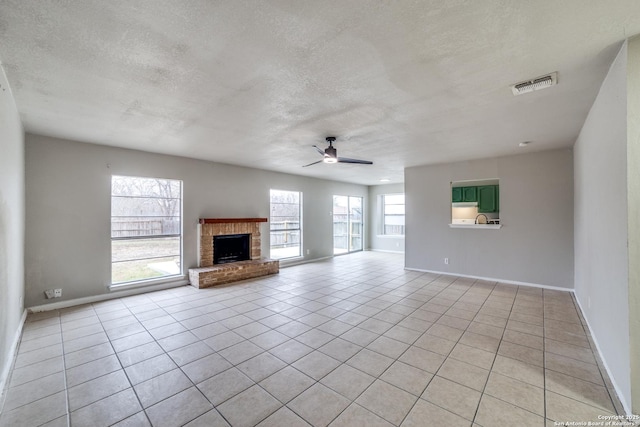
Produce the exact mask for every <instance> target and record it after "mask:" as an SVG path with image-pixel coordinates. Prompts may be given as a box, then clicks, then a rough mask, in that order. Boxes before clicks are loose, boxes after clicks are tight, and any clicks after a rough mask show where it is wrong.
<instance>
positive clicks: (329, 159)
mask: <svg viewBox="0 0 640 427" xmlns="http://www.w3.org/2000/svg"><path fill="white" fill-rule="evenodd" d="M322 161H323V162H325V163H338V158H337V157H331V156H329V155H327V154H325V155H324V160H322Z"/></svg>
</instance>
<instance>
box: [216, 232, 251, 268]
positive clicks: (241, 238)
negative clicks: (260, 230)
mask: <svg viewBox="0 0 640 427" xmlns="http://www.w3.org/2000/svg"><path fill="white" fill-rule="evenodd" d="M248 259H251V234H227V235H220V236H213V263H214V264H226V263H229V262H237V261H244V260H248Z"/></svg>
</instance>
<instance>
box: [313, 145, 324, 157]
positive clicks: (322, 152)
mask: <svg viewBox="0 0 640 427" xmlns="http://www.w3.org/2000/svg"><path fill="white" fill-rule="evenodd" d="M313 148H315V149H316V150H317V151H318V153H320V155H321V156H324V150H323V149H321V148H318V146H317V145H314V146H313Z"/></svg>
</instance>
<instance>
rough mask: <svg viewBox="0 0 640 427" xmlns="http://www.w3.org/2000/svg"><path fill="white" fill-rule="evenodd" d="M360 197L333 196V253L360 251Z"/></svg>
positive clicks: (361, 242)
mask: <svg viewBox="0 0 640 427" xmlns="http://www.w3.org/2000/svg"><path fill="white" fill-rule="evenodd" d="M362 221H363V216H362V197H355V196H333V253H334V254H344V253H347V252H354V251H361V250H362V245H363V237H364V236H363V230H364V227H363V224H362Z"/></svg>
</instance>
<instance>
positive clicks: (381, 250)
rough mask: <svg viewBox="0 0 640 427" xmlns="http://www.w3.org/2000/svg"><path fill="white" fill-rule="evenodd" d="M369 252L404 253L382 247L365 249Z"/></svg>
mask: <svg viewBox="0 0 640 427" xmlns="http://www.w3.org/2000/svg"><path fill="white" fill-rule="evenodd" d="M367 250H368V251H370V252H382V253H387V254H404V251H387V250H384V249H367Z"/></svg>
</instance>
